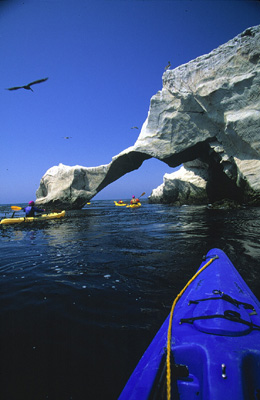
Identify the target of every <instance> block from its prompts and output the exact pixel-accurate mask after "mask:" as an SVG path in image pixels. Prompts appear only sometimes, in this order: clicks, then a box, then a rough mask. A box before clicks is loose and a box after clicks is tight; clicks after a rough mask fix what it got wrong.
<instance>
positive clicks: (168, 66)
mask: <svg viewBox="0 0 260 400" xmlns="http://www.w3.org/2000/svg"><path fill="white" fill-rule="evenodd" d="M169 68H171V63H170V61H168V64H167V65H166V67H165V68H164V69H165V71H167V69H169Z"/></svg>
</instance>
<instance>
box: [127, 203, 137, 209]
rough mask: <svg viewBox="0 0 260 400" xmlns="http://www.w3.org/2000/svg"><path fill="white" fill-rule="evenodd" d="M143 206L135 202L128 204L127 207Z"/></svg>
mask: <svg viewBox="0 0 260 400" xmlns="http://www.w3.org/2000/svg"><path fill="white" fill-rule="evenodd" d="M138 207H141V203H134V204H128V205H127V206H126V208H138Z"/></svg>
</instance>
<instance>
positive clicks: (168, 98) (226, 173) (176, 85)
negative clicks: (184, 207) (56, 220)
mask: <svg viewBox="0 0 260 400" xmlns="http://www.w3.org/2000/svg"><path fill="white" fill-rule="evenodd" d="M259 72H260V25H259V26H256V27H252V28H248V29H247V30H246V31H244V32H243V33H241V34H240V35H238V36H237V37H235V38H234V39H232V40H230V41H229V42H227V43H226V44H223V45H222V46H220V47H218V48H217V49H215V50H213V51H212V52H211V53H209V54H206V55H203V56H201V57H198V58H196V59H195V60H192V61H190V62H189V63H187V64H184V65H181V66H179V67H177V68H175V69H174V70H167V71H166V72H165V73H164V74H163V88H162V90H161V91H159V92H158V93H157V94H155V95H154V96H153V97H152V99H151V103H150V108H149V112H148V116H147V119H146V121H145V122H144V124H143V127H142V130H141V133H140V135H139V137H138V139H137V141H136V143H135V144H134V146H132V147H130V148H128V149H126V150H124V151H123V152H122V153H120V154H118V155H117V156H115V157H114V158H113V159H112V161H111V163H110V164H108V165H103V166H100V167H96V168H85V167H80V166H76V167H65V166H62V165H60V166H58V167H53V168H51V169H50V170H48V171H47V172H46V174H45V175H44V177H43V178H42V180H41V183H40V187H39V189H38V191H37V193H36V196H37V203H38V204H43V203H45V204H47V203H51V204H60V205H64V207H68V208H81V207H82V206H83V205H84V204H85V203H86V202H87V201H89V200H90V199H91V198H92V197H93V196H95V194H96V193H98V192H99V191H100V190H102V189H103V188H104V187H105V186H107V185H108V184H109V183H111V182H113V181H114V180H116V179H118V178H120V177H121V176H123V175H124V174H125V173H127V172H130V171H132V170H134V169H137V168H139V166H140V165H141V164H142V162H143V161H144V160H146V159H148V158H151V157H155V158H157V159H159V160H161V161H163V162H165V163H166V164H168V165H169V166H171V167H177V166H179V165H181V164H183V168H181V170H180V171H178V172H175V173H173V174H166V175H165V177H164V183H163V186H160V187H159V188H157V189H155V190H154V191H153V193H152V194H151V196H150V201H163V202H168V203H175V202H177V203H183V202H184V203H204V202H207V201H209V202H212V201H215V200H220V199H221V198H231V199H236V200H238V201H244V202H246V201H247V202H255V203H260V135H259V131H260V123H259V121H260V91H259V87H260V74H259Z"/></svg>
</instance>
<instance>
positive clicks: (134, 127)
mask: <svg viewBox="0 0 260 400" xmlns="http://www.w3.org/2000/svg"><path fill="white" fill-rule="evenodd" d="M131 129H139V128H138V126H132V128H131Z"/></svg>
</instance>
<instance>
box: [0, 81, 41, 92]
mask: <svg viewBox="0 0 260 400" xmlns="http://www.w3.org/2000/svg"><path fill="white" fill-rule="evenodd" d="M47 79H48V78H44V79H38V81H33V82H31V83H28V85H24V86H15V87H11V88H7V89H6V90H17V89H26V90H31V91H32V92H33V90H32V88H31V86H32V85H35V84H36V83H41V82H45V81H47Z"/></svg>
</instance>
